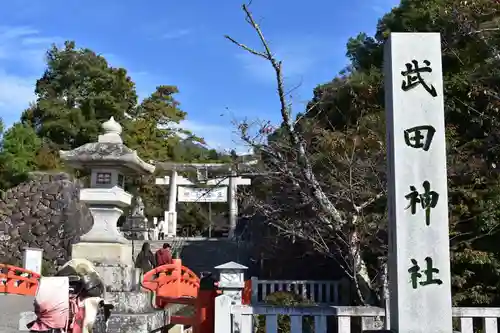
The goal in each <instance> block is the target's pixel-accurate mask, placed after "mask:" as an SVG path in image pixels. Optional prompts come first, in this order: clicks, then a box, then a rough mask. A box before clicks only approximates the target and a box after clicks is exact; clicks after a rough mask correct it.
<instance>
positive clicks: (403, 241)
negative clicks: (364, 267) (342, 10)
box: [385, 33, 452, 333]
mask: <svg viewBox="0 0 500 333" xmlns="http://www.w3.org/2000/svg"><path fill="white" fill-rule="evenodd" d="M441 61H442V60H441V38H440V35H439V33H391V35H390V37H389V40H388V41H387V44H386V46H385V79H386V82H385V94H386V102H385V107H386V123H387V153H388V158H387V161H388V177H387V178H388V191H389V196H388V205H389V267H388V271H389V281H390V283H389V288H390V292H389V297H390V312H391V313H390V314H391V316H390V320H391V325H390V327H391V329H393V330H395V331H396V332H398V333H427V332H440V333H451V332H452V307H451V282H450V280H451V279H450V250H449V235H448V186H447V172H446V143H445V126H444V125H445V124H444V100H443V78H442V76H443V73H442V65H441Z"/></svg>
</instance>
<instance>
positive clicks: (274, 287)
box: [251, 277, 349, 305]
mask: <svg viewBox="0 0 500 333" xmlns="http://www.w3.org/2000/svg"><path fill="white" fill-rule="evenodd" d="M251 283H252V304H254V305H256V304H261V303H263V302H264V300H265V299H266V296H267V295H270V294H272V293H275V292H277V291H288V292H292V293H295V294H297V295H300V296H302V298H304V299H308V300H311V301H312V302H314V303H316V304H329V305H347V304H349V302H348V299H347V297H348V296H347V295H348V291H347V288H348V285H349V284H348V281H347V280H338V281H326V280H325V281H312V280H259V279H258V278H256V277H252V278H251Z"/></svg>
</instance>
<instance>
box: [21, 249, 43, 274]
mask: <svg viewBox="0 0 500 333" xmlns="http://www.w3.org/2000/svg"><path fill="white" fill-rule="evenodd" d="M42 260H43V250H42V249H36V248H32V247H25V248H24V257H23V268H24V269H27V270H30V271H33V272H35V273H38V274H42Z"/></svg>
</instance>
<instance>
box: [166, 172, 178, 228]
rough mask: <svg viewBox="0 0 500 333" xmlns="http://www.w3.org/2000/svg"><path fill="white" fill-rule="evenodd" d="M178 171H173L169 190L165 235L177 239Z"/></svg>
mask: <svg viewBox="0 0 500 333" xmlns="http://www.w3.org/2000/svg"><path fill="white" fill-rule="evenodd" d="M178 177H179V176H178V175H177V171H175V170H172V171H171V174H170V179H169V189H168V211H167V212H165V228H166V229H167V230H166V232H165V234H166V235H168V236H173V237H175V236H176V235H177V209H176V206H177V180H178V179H177V178H178Z"/></svg>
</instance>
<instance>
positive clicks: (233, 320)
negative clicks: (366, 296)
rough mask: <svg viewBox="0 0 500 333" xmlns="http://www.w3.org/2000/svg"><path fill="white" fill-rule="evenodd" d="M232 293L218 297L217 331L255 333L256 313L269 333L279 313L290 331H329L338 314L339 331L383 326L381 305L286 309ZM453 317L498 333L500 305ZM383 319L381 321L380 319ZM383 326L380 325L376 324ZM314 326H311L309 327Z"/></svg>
mask: <svg viewBox="0 0 500 333" xmlns="http://www.w3.org/2000/svg"><path fill="white" fill-rule="evenodd" d="M232 303H233V300H232V298H230V297H229V296H226V295H220V296H218V297H217V298H216V300H215V332H217V333H237V332H238V333H254V332H255V328H256V327H257V325H258V324H259V322H260V321H259V320H257V317H256V316H255V315H262V316H263V317H265V320H264V322H265V323H264V328H265V330H264V331H265V332H266V333H277V332H278V316H279V315H287V316H289V318H290V327H291V329H290V333H302V332H311V333H327V325H328V324H329V321H328V319H329V317H336V321H332V322H331V323H330V325H336V328H337V330H336V331H337V332H338V333H351V328H353V327H356V326H355V325H353V324H355V323H354V321H355V320H352V319H358V320H360V324H359V325H358V326H357V330H356V332H359V330H365V329H366V330H368V329H370V330H374V329H382V322H383V317H384V316H385V311H384V309H382V308H377V307H359V306H358V307H356V306H311V307H300V308H298V307H297V308H282V307H274V306H246V305H234V304H232ZM453 317H454V318H459V326H460V327H458V330H459V331H460V332H461V333H473V332H474V330H473V318H481V319H482V320H481V323H480V327H478V328H479V329H481V330H482V332H483V333H498V327H497V318H499V317H500V308H453ZM376 319H379V320H376ZM377 323H378V324H379V325H376V324H377ZM309 325H310V326H311V327H312V329H311V330H309V329H307V326H309Z"/></svg>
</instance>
